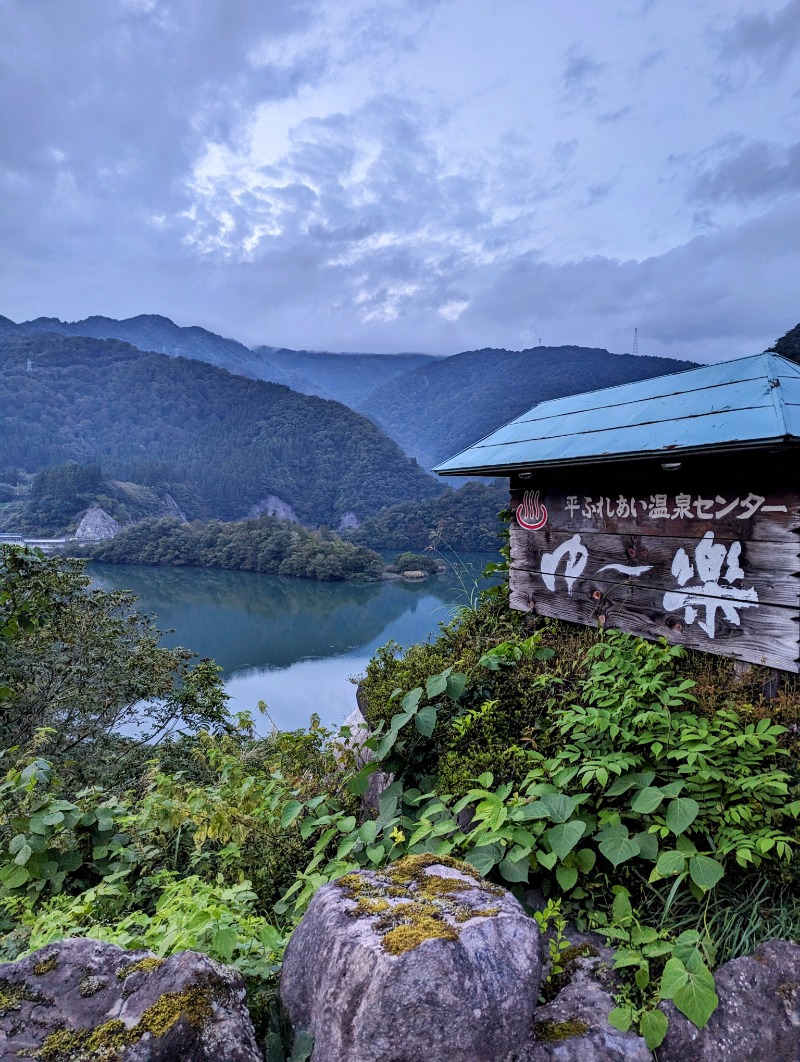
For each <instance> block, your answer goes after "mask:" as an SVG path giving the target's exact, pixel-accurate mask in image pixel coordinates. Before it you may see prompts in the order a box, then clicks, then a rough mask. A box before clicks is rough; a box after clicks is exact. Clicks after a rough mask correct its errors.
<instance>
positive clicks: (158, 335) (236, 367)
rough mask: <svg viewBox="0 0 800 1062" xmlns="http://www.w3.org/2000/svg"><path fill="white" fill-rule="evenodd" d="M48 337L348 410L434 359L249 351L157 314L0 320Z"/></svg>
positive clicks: (0, 326) (13, 331)
mask: <svg viewBox="0 0 800 1062" xmlns="http://www.w3.org/2000/svg"><path fill="white" fill-rule="evenodd" d="M48 332H49V333H54V334H56V335H61V336H87V337H90V338H93V339H119V340H122V341H123V342H125V343H130V344H131V345H132V346H134V347H138V348H139V350H144V351H148V350H153V351H156V352H158V353H160V354H168V355H169V356H170V357H173V358H174V357H184V358H195V359H196V360H198V361H206V362H208V363H209V364H211V365H217V366H219V367H220V368H222V369H228V370H229V371H230V372H233V373H237V374H238V375H241V376H250V377H252V378H253V379H255V380H269V381H271V382H272V383H280V384H285V385H286V386H287V387H291V388H292V389H293V390H295V391H301V392H302V393H303V394H307V395H319V396H320V397H321V398H332V399H334V400H335V401H337V402H344V404H345V405H348V406H352V405H354V404H355V403H356V402H357V401H359V400H361V399H362V398H363V397H364V396H366V395H367V394H368V393H369V392H370V391H372V390H374V389H375V388H378V387H381V386H382V385H384V384H386V383H388V381H389V380H391V379H392V378H393V377H395V376H399V375H401V374H403V373H405V372H408V371H410V370H411V369H415V368H417V367H418V366H420V365H423V364H426V363H427V362H429V361H435V360H436V359H435V358H434V357H433V356H432V355H430V354H391V355H384V354H333V353H329V352H327V351H314V350H289V349H287V348H285V347H267V346H262V347H258V348H257V349H256V350H250V348H249V347H246V346H245V345H244V344H243V343H239V342H237V341H236V340H235V339H225V338H224V337H223V336H218V335H216V333H214V332H209V331H208V330H207V329H205V328H198V327H189V328H184V327H181V326H180V325H176V324H175V322H174V321H171V320H170V319H169V317H161V316H160V315H158V314H140V315H139V316H138V317H129V318H127V319H126V320H123V321H118V320H115V319H114V318H113V317H98V316H94V317H87V318H86V319H85V320H83V321H61V320H59V319H58V318H57V317H37V318H36V319H35V320H33V321H23V322H22V323H20V324H16V323H15V322H14V321H11V320H9V318H7V317H0V336H2V335H18V336H19V335H40V334H41V333H48Z"/></svg>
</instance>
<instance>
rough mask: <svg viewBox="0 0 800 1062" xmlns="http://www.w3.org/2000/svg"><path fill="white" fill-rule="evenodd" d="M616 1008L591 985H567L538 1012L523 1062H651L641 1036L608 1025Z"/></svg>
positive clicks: (605, 991)
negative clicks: (610, 1016)
mask: <svg viewBox="0 0 800 1062" xmlns="http://www.w3.org/2000/svg"><path fill="white" fill-rule="evenodd" d="M615 1005H616V1004H615V1003H614V998H613V996H612V995H611V993H610V992H608V991H607V990H606V989H604V988H601V986H600V985H598V984H595V983H594V982H593V981H590V980H586V981H577V982H573V983H572V984H569V985H567V987H566V988H564V989H563V990H562V991H561V992H559V994H558V995H557V996H556V998H555V999H554V1000H553V1002H552V1003H548V1004H547V1006H544V1007H538V1008H537V1010H536V1020H535V1024H534V1027H533V1042H532V1043H531V1045H530V1046H529V1048H528V1050H527V1053H526V1054H524V1055H523V1056H522V1060H523V1062H651V1060H652V1057H653V1056H652V1054H651V1053H650V1050H649V1048H648V1047H647V1044H646V1043H645V1042H644V1039H643V1038H642V1037H641V1036H637V1035H636V1033H633V1032H627V1033H624V1032H620V1031H619V1029H615V1028H614V1027H613V1026H611V1025H609V1024H608V1015H609V1014H610V1013H611V1011H612V1010H613V1009H614V1006H615Z"/></svg>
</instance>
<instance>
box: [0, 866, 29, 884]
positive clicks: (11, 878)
mask: <svg viewBox="0 0 800 1062" xmlns="http://www.w3.org/2000/svg"><path fill="white" fill-rule="evenodd" d="M29 877H30V874H29V873H28V870H27V868H26V867H17V866H15V867H13V869H11V870H9V869H8V868H6V869H5V870H4V871H3V874H2V881H3V884H4V885H5V887H6V888H7V889H18V888H19V887H20V885H24V884H25V882H26V881H27V880H28V878H29Z"/></svg>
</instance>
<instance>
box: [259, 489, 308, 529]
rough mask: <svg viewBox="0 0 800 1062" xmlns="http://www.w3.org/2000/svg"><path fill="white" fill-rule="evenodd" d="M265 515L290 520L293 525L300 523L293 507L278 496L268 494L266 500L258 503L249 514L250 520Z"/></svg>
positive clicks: (263, 499)
mask: <svg viewBox="0 0 800 1062" xmlns="http://www.w3.org/2000/svg"><path fill="white" fill-rule="evenodd" d="M264 515H266V516H277V517H279V518H280V519H281V520H289V521H291V523H293V524H299V523H300V520H299V518H298V516H297V513H296V512H295V511H294V509H293V508H292V507H291V505H290V504H289V503H288V502H286V501H284V500H283V498H279V497H278V495H277V494H268V495H267V497H266V498H262V499H261V501H260V502H256V504H255V505H254V506H253V507H252V508H251V509H250V511H249V512H248V514H247V516H248V518H249V519H250V520H255V519H257V518H258V517H259V516H264Z"/></svg>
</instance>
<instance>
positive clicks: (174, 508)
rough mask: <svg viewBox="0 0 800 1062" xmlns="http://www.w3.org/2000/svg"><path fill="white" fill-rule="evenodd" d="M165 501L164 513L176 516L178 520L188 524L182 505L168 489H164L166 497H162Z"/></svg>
mask: <svg viewBox="0 0 800 1062" xmlns="http://www.w3.org/2000/svg"><path fill="white" fill-rule="evenodd" d="M162 501H163V503H164V515H165V516H174V517H175V518H176V519H177V520H180V522H181V523H182V524H188V523H189V520H188V519H187V516H186V513H185V512H184V511H183V509H181V507H180V505H178V503H177V502H176V501H175V499H174V498H173V497H172V495H171V494H170V493H169V492H168V491H164V497H163V498H162Z"/></svg>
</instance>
